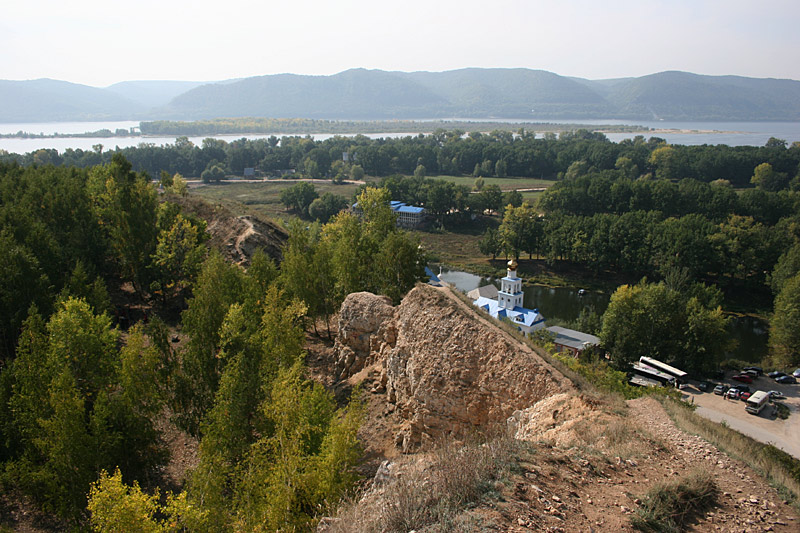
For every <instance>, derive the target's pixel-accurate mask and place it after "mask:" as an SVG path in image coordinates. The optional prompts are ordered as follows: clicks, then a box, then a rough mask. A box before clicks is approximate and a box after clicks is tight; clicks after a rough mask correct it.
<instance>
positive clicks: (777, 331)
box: [769, 274, 800, 368]
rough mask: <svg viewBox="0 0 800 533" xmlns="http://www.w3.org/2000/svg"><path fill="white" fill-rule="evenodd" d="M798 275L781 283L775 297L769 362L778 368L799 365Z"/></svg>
mask: <svg viewBox="0 0 800 533" xmlns="http://www.w3.org/2000/svg"><path fill="white" fill-rule="evenodd" d="M798 324H800V274H797V275H795V276H794V277H792V278H790V279H788V280H787V281H785V282H784V283H783V288H782V289H781V291H780V292H779V293H778V296H776V297H775V309H774V312H773V313H772V320H771V321H770V329H769V346H770V362H771V364H773V365H775V366H776V367H778V368H790V367H794V366H798V365H800V328H798V327H797V325H798Z"/></svg>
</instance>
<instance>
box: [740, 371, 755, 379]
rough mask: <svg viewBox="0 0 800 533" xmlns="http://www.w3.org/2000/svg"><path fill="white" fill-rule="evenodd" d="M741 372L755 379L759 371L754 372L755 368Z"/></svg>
mask: <svg viewBox="0 0 800 533" xmlns="http://www.w3.org/2000/svg"><path fill="white" fill-rule="evenodd" d="M741 374H742V375H744V374H746V375H748V376H750V377H751V378H753V379H756V378H757V377H758V376H759V373H758V372H756V371H755V370H742V372H741Z"/></svg>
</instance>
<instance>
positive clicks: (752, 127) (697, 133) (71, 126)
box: [0, 119, 800, 154]
mask: <svg viewBox="0 0 800 533" xmlns="http://www.w3.org/2000/svg"><path fill="white" fill-rule="evenodd" d="M464 120H471V121H477V120H475V119H464ZM528 120H530V119H528ZM477 122H479V121H477ZM508 122H515V121H513V120H509V121H508ZM539 122H558V123H560V124H590V125H592V124H593V125H602V124H610V125H618V124H632V125H640V126H644V127H647V128H653V129H654V130H656V131H653V132H652V133H650V132H648V133H644V134H642V133H607V134H606V136H607V137H608V138H609V139H610V140H612V141H614V142H619V141H621V140H623V139H631V138H633V137H635V136H636V135H644V136H645V137H646V138H649V137H661V138H663V139H665V140H666V141H667V142H670V143H673V144H685V145H699V144H727V145H730V146H763V145H764V143H766V142H767V140H768V139H769V138H770V137H777V138H779V139H784V140H786V141H788V142H789V143H792V142H794V141H800V122H667V121H634V120H615V119H608V120H558V121H547V120H541V121H539ZM138 126H139V122H136V121H117V122H46V123H44V122H43V123H38V122H37V123H6V124H0V134H9V133H17V132H19V131H23V132H27V133H34V134H39V133H43V134H46V135H48V134H54V133H60V134H69V133H84V132H91V131H98V130H102V129H108V130H111V131H116V130H117V129H124V130H130V129H131V128H132V127H133V128H138ZM531 130H533V131H535V127H533V126H532V127H531ZM660 130H666V131H660ZM271 135H275V136H277V137H281V136H283V135H285V134H283V133H280V132H275V133H265V134H253V135H241V134H239V135H213V136H209V135H198V136H190V137H189V140H190V141H192V142H193V143H195V144H197V145H200V144H202V142H203V139H205V138H207V137H213V138H215V139H221V140H224V141H232V140H235V139H241V138H242V137H244V138H247V139H265V138H268V137H270V136H271ZM310 135H311V136H312V137H313V138H314V139H317V140H325V139H328V138H330V137H333V135H334V134H331V133H310ZM406 135H415V134H410V133H370V134H367V135H366V136H367V137H370V138H373V139H374V138H379V137H384V138H397V137H404V136H406ZM175 137H176V136H175V135H161V136H130V137H95V138H88V137H59V138H33V139H21V138H4V139H0V150H6V151H8V152H13V153H18V154H22V153H26V152H33V151H35V150H38V149H40V148H54V149H56V150H58V151H59V152H63V151H64V150H66V149H68V148H72V149H78V148H80V149H82V150H91V149H92V146H94V145H96V144H102V145H103V146H104V147H105V148H106V149H113V148H114V147H116V146H118V147H120V148H125V147H129V146H137V145H139V144H140V143H152V144H155V145H162V144H172V143H174V142H175Z"/></svg>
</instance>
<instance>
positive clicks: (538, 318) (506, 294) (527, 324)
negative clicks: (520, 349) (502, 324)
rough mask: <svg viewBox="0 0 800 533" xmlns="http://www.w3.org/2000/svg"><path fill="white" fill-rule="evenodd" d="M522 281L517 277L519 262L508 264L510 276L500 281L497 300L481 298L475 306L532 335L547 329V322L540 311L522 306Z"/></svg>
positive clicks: (475, 302) (476, 301)
mask: <svg viewBox="0 0 800 533" xmlns="http://www.w3.org/2000/svg"><path fill="white" fill-rule="evenodd" d="M522 297H523V293H522V280H521V279H520V278H519V277H518V276H517V262H516V261H514V260H513V259H512V260H511V261H509V262H508V274H507V275H506V277H504V278H503V279H501V280H500V290H499V291H497V298H488V297H486V296H480V297H479V298H478V299H476V300H475V301H474V302H473V304H474V305H475V306H476V307H479V308H481V309H483V310H484V311H486V312H487V313H489V315H491V316H492V317H494V318H496V319H498V320H500V319H503V318H507V319H508V320H510V321H511V323H512V324H514V325H515V326H517V328H518V329H519V330H520V331H522V332H523V333H525V334H526V335H530V334H531V333H532V332H534V331H536V330H538V329H542V328H544V327H545V320H544V317H543V316H542V314H541V313H540V312H539V310H538V309H527V308H525V307H523V306H522Z"/></svg>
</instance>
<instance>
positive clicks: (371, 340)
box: [333, 292, 394, 379]
mask: <svg viewBox="0 0 800 533" xmlns="http://www.w3.org/2000/svg"><path fill="white" fill-rule="evenodd" d="M393 315H394V309H393V308H392V301H391V300H390V299H389V298H387V297H385V296H376V295H374V294H372V293H369V292H356V293H353V294H350V295H348V296H347V298H345V300H344V302H343V303H342V307H341V310H340V311H339V333H338V335H337V337H336V343H335V344H334V346H333V349H334V352H335V353H336V369H335V370H336V375H337V377H338V378H339V379H346V378H348V377H350V376H352V375H353V374H356V373H358V372H360V371H361V370H362V369H363V368H364V366H365V364H366V362H367V360H368V359H369V358H370V354H371V353H373V352H375V353H378V352H379V351H380V348H381V345H382V344H383V343H385V342H387V339H388V340H390V341H393V338H392V333H391V331H388V332H387V331H386V330H387V329H389V330H391V329H392V327H391V324H390V322H391V319H392V317H393ZM384 324H386V327H385V328H384V330H383V331H381V326H383V325H384Z"/></svg>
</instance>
